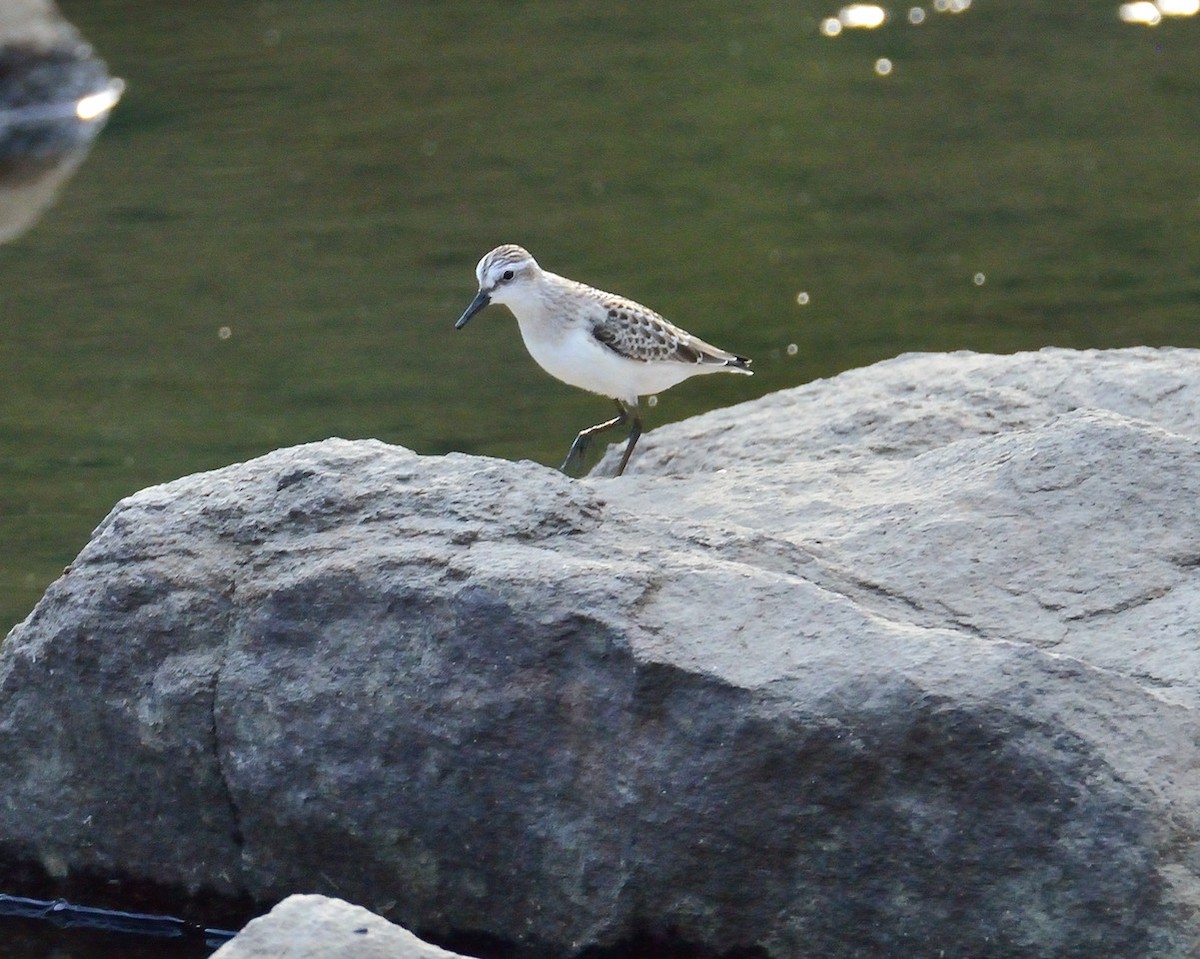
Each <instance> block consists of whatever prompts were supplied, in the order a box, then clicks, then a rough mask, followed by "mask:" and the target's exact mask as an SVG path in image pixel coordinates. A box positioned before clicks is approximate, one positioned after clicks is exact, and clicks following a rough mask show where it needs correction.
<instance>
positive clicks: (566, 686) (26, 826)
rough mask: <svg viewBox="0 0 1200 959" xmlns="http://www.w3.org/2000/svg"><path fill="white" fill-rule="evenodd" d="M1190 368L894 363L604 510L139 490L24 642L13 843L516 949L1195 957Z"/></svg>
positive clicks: (438, 485)
mask: <svg viewBox="0 0 1200 959" xmlns="http://www.w3.org/2000/svg"><path fill="white" fill-rule="evenodd" d="M1198 364H1200V354H1197V353H1196V352H1192V351H1170V350H1129V351H1116V352H1112V353H1087V354H1081V353H1074V352H1069V351H1057V350H1056V351H1044V352H1041V353H1037V354H1022V355H1017V356H1011V357H987V356H976V355H973V354H956V355H951V356H906V357H901V358H899V359H897V360H894V361H891V362H889V363H884V364H879V365H878V366H876V367H872V368H870V369H868V370H862V371H854V372H852V373H848V374H845V375H844V376H841V377H837V378H835V379H833V380H829V381H823V382H819V383H815V384H810V385H808V386H805V387H801V388H799V389H797V390H792V391H788V392H785V393H781V394H776V395H774V396H770V397H765V398H763V399H761V400H757V401H754V402H752V403H746V404H743V405H741V406H738V407H734V408H732V409H728V410H721V411H717V412H715V413H712V414H709V415H706V416H703V417H698V418H696V419H694V420H689V421H687V422H685V423H679V424H674V425H673V426H669V427H664V428H663V429H661V430H656V431H655V432H654V433H652V434H649V435H648V436H647V437H646V438H645V439H644V441H643V442H644V444H645V449H644V450H643V451H642V454H641V458H640V459H639V460H638V461H636V463H635V464H634V466H633V467H632V468H631V471H630V475H627V476H626V477H624V478H622V479H620V480H607V479H603V480H585V481H582V482H576V481H571V480H568V479H566V478H565V477H563V476H561V475H559V474H557V473H555V472H552V471H550V470H548V469H544V468H542V467H539V466H536V465H534V464H530V463H508V462H502V461H497V460H487V459H482V458H478V457H470V456H461V455H451V456H446V457H419V456H416V455H415V454H413V453H411V452H409V451H407V450H403V449H399V448H396V447H389V446H385V445H384V444H381V443H377V442H354V443H351V442H346V441H342V440H329V441H326V442H323V443H316V444H312V445H309V446H303V447H297V448H294V449H289V450H281V451H278V452H275V453H272V454H270V455H268V456H264V457H262V458H260V459H257V460H254V461H252V462H249V463H245V464H240V465H237V466H232V467H229V468H226V469H223V470H218V471H216V472H212V473H207V474H201V475H197V476H192V477H187V478H185V479H182V480H179V481H177V482H174V483H170V484H167V485H165V486H159V487H154V488H152V489H148V490H145V491H143V492H141V493H138V494H137V495H135V496H132V497H130V498H129V499H127V500H124V501H123V502H122V503H120V504H119V505H118V506H117V508H116V509H115V510H114V511H113V513H112V514H111V515H110V516H109V517H108V519H107V520H105V522H104V523H103V524H102V525H101V527H100V528H99V529H98V530H97V531H96V533H95V535H94V537H93V539H92V541H91V542H90V543H89V544H88V545H87V547H86V548H85V549H84V550H83V552H82V553H81V554H80V556H79V558H78V559H77V560H76V562H75V563H74V564H73V566H72V567H71V569H70V570H69V571H68V572H67V573H66V574H65V575H64V576H63V578H62V579H60V580H59V581H58V582H57V583H55V584H54V585H53V586H52V587H51V589H50V590H49V591H48V592H47V594H46V596H45V597H44V598H43V600H42V601H41V603H39V604H38V606H37V608H36V609H35V610H34V612H33V613H32V614H31V616H30V617H29V619H27V620H26V621H25V622H24V623H22V624H21V625H20V626H18V627H17V628H16V629H15V630H14V631H13V633H12V634H10V637H9V639H8V640H7V642H6V643H5V645H4V647H3V650H2V652H0V690H2V691H3V692H2V699H0V768H3V769H5V770H6V771H7V774H6V775H5V776H4V777H3V778H2V779H0V850H2V851H3V853H4V856H5V858H6V860H7V861H8V862H9V863H16V862H30V861H32V862H36V863H40V864H42V866H43V867H44V868H45V869H46V870H47V871H48V872H50V873H51V874H54V875H59V876H67V877H76V876H93V877H96V876H107V875H110V874H121V875H128V876H133V877H138V878H143V879H149V880H153V881H155V882H159V883H164V884H178V885H183V886H185V887H187V888H190V889H193V890H200V889H208V890H216V891H219V892H222V893H226V894H249V895H252V896H255V897H257V898H259V899H262V900H270V899H274V898H279V897H282V896H284V895H286V894H287V893H288V892H291V891H293V890H297V889H303V890H319V891H321V892H324V893H327V894H330V895H337V896H341V897H345V898H348V899H351V900H353V901H356V902H360V903H362V904H363V905H365V906H368V907H370V908H371V909H373V910H375V911H377V912H379V913H381V914H383V915H385V916H387V917H388V918H390V919H393V920H395V921H397V922H400V923H403V924H404V925H405V926H407V927H408V928H411V929H413V930H414V931H415V932H416V933H418V934H419V935H421V936H423V937H424V938H429V939H432V940H434V941H437V942H440V943H443V944H446V943H454V942H456V941H460V939H459V938H457V937H462V936H465V935H482V936H486V937H488V939H489V941H491V942H493V943H497V944H509V945H511V946H512V948H513V949H514V950H515V954H517V955H521V956H540V955H551V954H554V955H564V954H572V953H575V952H578V951H579V950H580V949H582V948H584V947H586V946H589V945H599V946H603V945H612V944H615V943H621V942H626V943H628V942H640V943H659V944H661V943H664V942H667V941H669V940H672V939H674V940H680V941H684V942H688V943H691V944H694V945H696V946H698V947H702V948H704V949H709V950H712V951H714V952H718V953H719V952H728V951H730V950H758V952H757V953H756V954H759V955H767V956H789V957H790V956H803V955H814V956H815V955H819V956H823V957H858V956H866V955H872V956H874V955H930V956H936V955H939V954H943V953H944V954H945V955H947V956H972V957H974V959H981V957H1013V956H1023V957H1025V956H1028V957H1038V956H1047V957H1050V956H1054V957H1085V956H1086V957H1088V959H1096V957H1122V959H1129V957H1176V956H1178V957H1183V956H1186V955H1190V954H1191V950H1192V948H1193V944H1194V942H1195V941H1196V939H1197V933H1198V932H1200V930H1198V929H1197V920H1196V919H1195V918H1194V917H1195V916H1196V915H1197V914H1198V913H1197V911H1196V906H1197V905H1200V903H1197V901H1196V900H1197V893H1196V889H1197V888H1200V887H1198V886H1197V882H1196V880H1197V875H1196V873H1197V869H1196V866H1195V861H1196V857H1195V855H1194V852H1193V845H1194V840H1193V838H1192V837H1193V836H1194V835H1195V833H1196V831H1197V828H1198V827H1200V756H1198V755H1197V748H1196V742H1197V732H1198V729H1197V723H1196V714H1195V712H1194V710H1195V709H1196V706H1197V702H1198V701H1200V699H1198V694H1200V679H1198V677H1200V668H1198V667H1200V661H1198V659H1200V652H1197V650H1198V649H1200V643H1198V642H1197V636H1196V626H1195V623H1196V622H1198V621H1200V615H1198V614H1200V608H1198V607H1200V603H1198V601H1197V576H1196V571H1197V569H1198V568H1200V522H1198V520H1200V509H1198V507H1197V505H1196V504H1197V503H1198V502H1200V438H1198V436H1197V424H1198V423H1200V377H1197V376H1196V370H1197V369H1198V368H1200V367H1198ZM745 954H747V955H749V954H751V953H750V952H746V953H745Z"/></svg>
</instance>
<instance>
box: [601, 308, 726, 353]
mask: <svg viewBox="0 0 1200 959" xmlns="http://www.w3.org/2000/svg"><path fill="white" fill-rule="evenodd" d="M601 306H602V307H603V308H604V314H603V315H602V316H598V317H597V318H596V320H595V322H594V324H593V326H592V335H593V336H595V337H596V339H597V340H599V341H600V342H601V343H603V344H604V345H605V346H607V347H608V348H609V349H610V350H612V351H613V352H614V353H619V354H620V355H621V356H624V357H626V358H627V359H631V360H641V361H643V362H652V363H664V362H671V361H675V362H678V363H700V362H702V361H703V360H704V352H703V350H701V349H698V348H697V346H695V345H693V344H694V342H695V341H694V338H693V337H691V336H689V335H688V334H687V333H685V332H683V330H680V329H678V328H677V327H675V326H673V325H672V324H670V323H668V322H667V321H666V320H664V319H663V318H662V317H661V316H659V315H658V314H657V313H655V312H654V311H652V310H648V309H646V308H645V307H642V306H638V305H637V304H634V303H629V302H626V301H621V300H615V299H614V300H606V301H602V303H601Z"/></svg>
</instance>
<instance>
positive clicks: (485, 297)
mask: <svg viewBox="0 0 1200 959" xmlns="http://www.w3.org/2000/svg"><path fill="white" fill-rule="evenodd" d="M540 272H541V268H540V267H539V266H538V265H537V260H535V259H534V258H533V257H532V256H530V255H529V251H528V250H525V249H523V248H522V247H519V246H517V245H516V244H515V243H506V244H504V246H498V247H496V249H494V250H492V252H491V253H488V254H487V255H486V256H485V257H484V258H483V259H482V260H480V261H479V265H478V266H476V267H475V276H476V278H477V279H478V280H479V292H478V293H477V294H476V295H475V299H473V300H472V301H471V305H470V306H468V307H467V309H466V312H465V313H463V315H462V316H461V317H459V320H458V322H457V323H455V324H454V328H455V329H456V330H461V329H462V328H463V327H464V326H466V325H467V323H468V322H469V321H470V319H471V317H473V316H474V315H475V314H476V313H478V312H479V311H480V310H482V309H483V308H484V307H485V306H487V305H488V304H489V303H506V304H508V305H509V306H511V305H512V304H513V303H514V302H515V301H519V300H521V299H522V298H523V297H527V296H529V295H530V293H531V292H532V291H533V290H534V289H535V288H536V282H537V278H538V274H539V273H540Z"/></svg>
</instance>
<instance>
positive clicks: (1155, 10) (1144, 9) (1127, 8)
mask: <svg viewBox="0 0 1200 959" xmlns="http://www.w3.org/2000/svg"><path fill="white" fill-rule="evenodd" d="M1197 13H1200V0H1155V2H1153V3H1151V2H1149V0H1139V2H1136V3H1123V4H1121V6H1120V7H1118V8H1117V16H1118V17H1120V18H1121V20H1122V21H1123V22H1125V23H1140V24H1143V25H1145V26H1148V27H1156V26H1158V25H1159V24H1160V23H1162V20H1163V17H1194V16H1195V15H1196V14H1197Z"/></svg>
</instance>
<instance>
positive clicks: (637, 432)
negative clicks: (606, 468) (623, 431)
mask: <svg viewBox="0 0 1200 959" xmlns="http://www.w3.org/2000/svg"><path fill="white" fill-rule="evenodd" d="M618 403H619V401H618ZM621 410H622V412H625V407H623V406H622V407H621ZM628 413H629V415H630V416H632V417H633V425H632V426H631V427H630V428H629V443H628V445H627V446H626V447H625V453H624V455H623V456H622V457H621V465H620V466H618V467H617V471H616V472H615V473H613V476H620V475H621V474H622V473H624V472H625V465H626V464H627V463H628V462H629V457H631V456H632V455H633V448H634V447H635V446H637V441H638V437H639V436H641V435H642V418H641V416H639V415H638V408H637V407H636V406H635V407H634V408H633V409H631V410H629V411H628Z"/></svg>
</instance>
